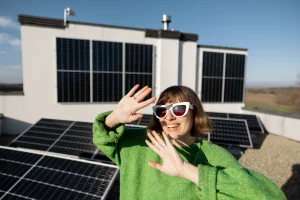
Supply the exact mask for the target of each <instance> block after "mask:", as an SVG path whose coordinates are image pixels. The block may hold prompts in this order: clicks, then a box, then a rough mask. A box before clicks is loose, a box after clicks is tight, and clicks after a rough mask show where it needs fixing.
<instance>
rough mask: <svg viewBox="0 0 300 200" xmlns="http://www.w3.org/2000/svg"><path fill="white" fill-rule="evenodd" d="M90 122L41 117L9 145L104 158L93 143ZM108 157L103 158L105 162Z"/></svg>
mask: <svg viewBox="0 0 300 200" xmlns="http://www.w3.org/2000/svg"><path fill="white" fill-rule="evenodd" d="M92 127H93V124H92V123H88V122H74V121H65V120H57V119H55V120H53V119H44V118H43V119H41V120H39V121H38V122H37V123H36V124H34V125H32V126H31V127H30V128H28V129H27V130H25V131H24V132H23V133H22V134H21V135H20V136H18V137H17V138H16V139H15V140H13V141H12V142H11V143H10V144H9V146H10V147H19V148H26V149H35V150H42V151H48V152H54V153H59V154H66V155H68V156H70V155H71V156H76V157H81V158H87V159H93V158H97V159H100V158H105V156H104V155H103V154H102V152H101V151H99V150H98V148H97V147H96V146H95V145H94V144H93V133H92ZM108 160H109V159H104V160H103V161H105V162H107V161H108Z"/></svg>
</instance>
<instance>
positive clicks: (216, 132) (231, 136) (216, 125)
mask: <svg viewBox="0 0 300 200" xmlns="http://www.w3.org/2000/svg"><path fill="white" fill-rule="evenodd" d="M210 119H211V121H212V125H213V130H212V132H211V134H210V136H209V140H210V141H211V142H213V143H216V144H224V145H229V146H239V147H247V148H253V145H252V140H251V137H250V133H249V128H248V125H247V121H246V120H241V119H225V118H215V117H210Z"/></svg>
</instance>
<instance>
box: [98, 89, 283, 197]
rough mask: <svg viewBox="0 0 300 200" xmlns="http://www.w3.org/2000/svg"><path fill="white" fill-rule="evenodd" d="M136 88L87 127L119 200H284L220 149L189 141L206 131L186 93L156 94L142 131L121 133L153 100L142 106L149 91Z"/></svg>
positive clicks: (195, 102)
mask: <svg viewBox="0 0 300 200" xmlns="http://www.w3.org/2000/svg"><path fill="white" fill-rule="evenodd" d="M138 87H139V86H138V85H136V86H134V87H133V88H132V89H131V90H130V92H129V93H128V94H127V95H126V96H124V97H123V98H122V99H121V101H120V102H119V103H118V105H117V106H116V108H115V110H114V111H109V112H105V113H102V114H100V115H98V117H97V118H96V120H95V122H94V127H93V134H94V138H93V140H94V143H95V145H96V146H97V147H98V148H99V149H100V150H101V151H102V152H103V153H105V154H106V155H107V156H108V157H109V158H110V159H111V160H112V161H113V162H114V163H115V164H116V165H118V166H119V168H120V197H121V199H130V200H132V199H147V200H148V199H155V200H159V199H164V200H165V199H172V200H173V199H185V200H188V199H285V196H284V194H283V193H282V191H281V190H280V189H279V188H278V187H277V186H276V185H275V184H274V183H272V182H271V181H270V180H268V179H267V178H265V177H264V176H263V175H261V174H259V173H257V172H254V171H250V170H247V169H245V168H244V167H243V166H241V165H240V164H239V163H238V162H237V161H236V159H235V158H234V157H233V156H232V155H231V154H230V153H228V152H227V151H226V150H224V149H223V148H221V147H219V146H217V145H214V144H212V143H210V142H207V141H196V140H195V138H196V137H199V136H201V135H203V134H205V133H207V132H209V131H210V128H211V125H210V122H209V120H208V118H207V117H206V115H205V112H204V111H203V108H202V105H201V103H200V100H199V98H198V96H197V95H196V94H195V92H193V91H192V90H191V89H189V88H187V87H184V86H172V87H169V88H167V89H166V90H165V91H163V92H162V93H161V95H160V97H159V99H158V101H157V105H156V106H154V107H153V112H154V115H153V117H152V121H151V123H150V125H149V126H148V128H147V130H145V129H132V128H131V129H130V128H128V129H127V128H125V126H124V124H125V123H131V122H133V121H136V120H138V119H140V118H141V117H142V114H139V113H137V112H138V111H139V110H140V109H142V108H144V107H146V106H148V105H150V104H151V103H154V102H155V97H152V98H150V99H148V100H146V101H143V100H144V98H145V97H146V96H147V95H148V94H150V92H151V88H148V87H147V86H146V87H144V88H142V89H141V90H139V91H138V92H136V90H137V88H138ZM135 92H136V93H135ZM147 136H148V137H147Z"/></svg>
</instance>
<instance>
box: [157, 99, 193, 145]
mask: <svg viewBox="0 0 300 200" xmlns="http://www.w3.org/2000/svg"><path fill="white" fill-rule="evenodd" d="M176 103H177V102H176ZM172 104H173V103H166V104H165V105H166V106H169V105H172ZM193 120H194V119H193V111H192V110H191V109H189V111H188V113H187V114H186V115H185V116H184V117H176V116H174V115H173V113H172V112H171V110H168V112H167V116H166V117H165V118H163V119H159V122H160V125H161V127H162V129H163V131H164V132H165V133H166V134H167V135H169V136H170V137H171V138H173V139H176V140H182V141H184V140H185V138H186V137H189V136H191V129H192V127H193Z"/></svg>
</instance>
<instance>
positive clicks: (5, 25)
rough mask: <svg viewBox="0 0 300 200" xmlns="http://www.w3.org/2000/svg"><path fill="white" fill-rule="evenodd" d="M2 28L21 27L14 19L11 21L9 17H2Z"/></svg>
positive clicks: (0, 23) (0, 24)
mask: <svg viewBox="0 0 300 200" xmlns="http://www.w3.org/2000/svg"><path fill="white" fill-rule="evenodd" d="M0 27H2V28H15V29H18V28H19V27H20V26H19V24H18V23H16V22H14V21H13V20H12V19H10V18H8V17H3V16H2V17H1V16H0Z"/></svg>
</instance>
